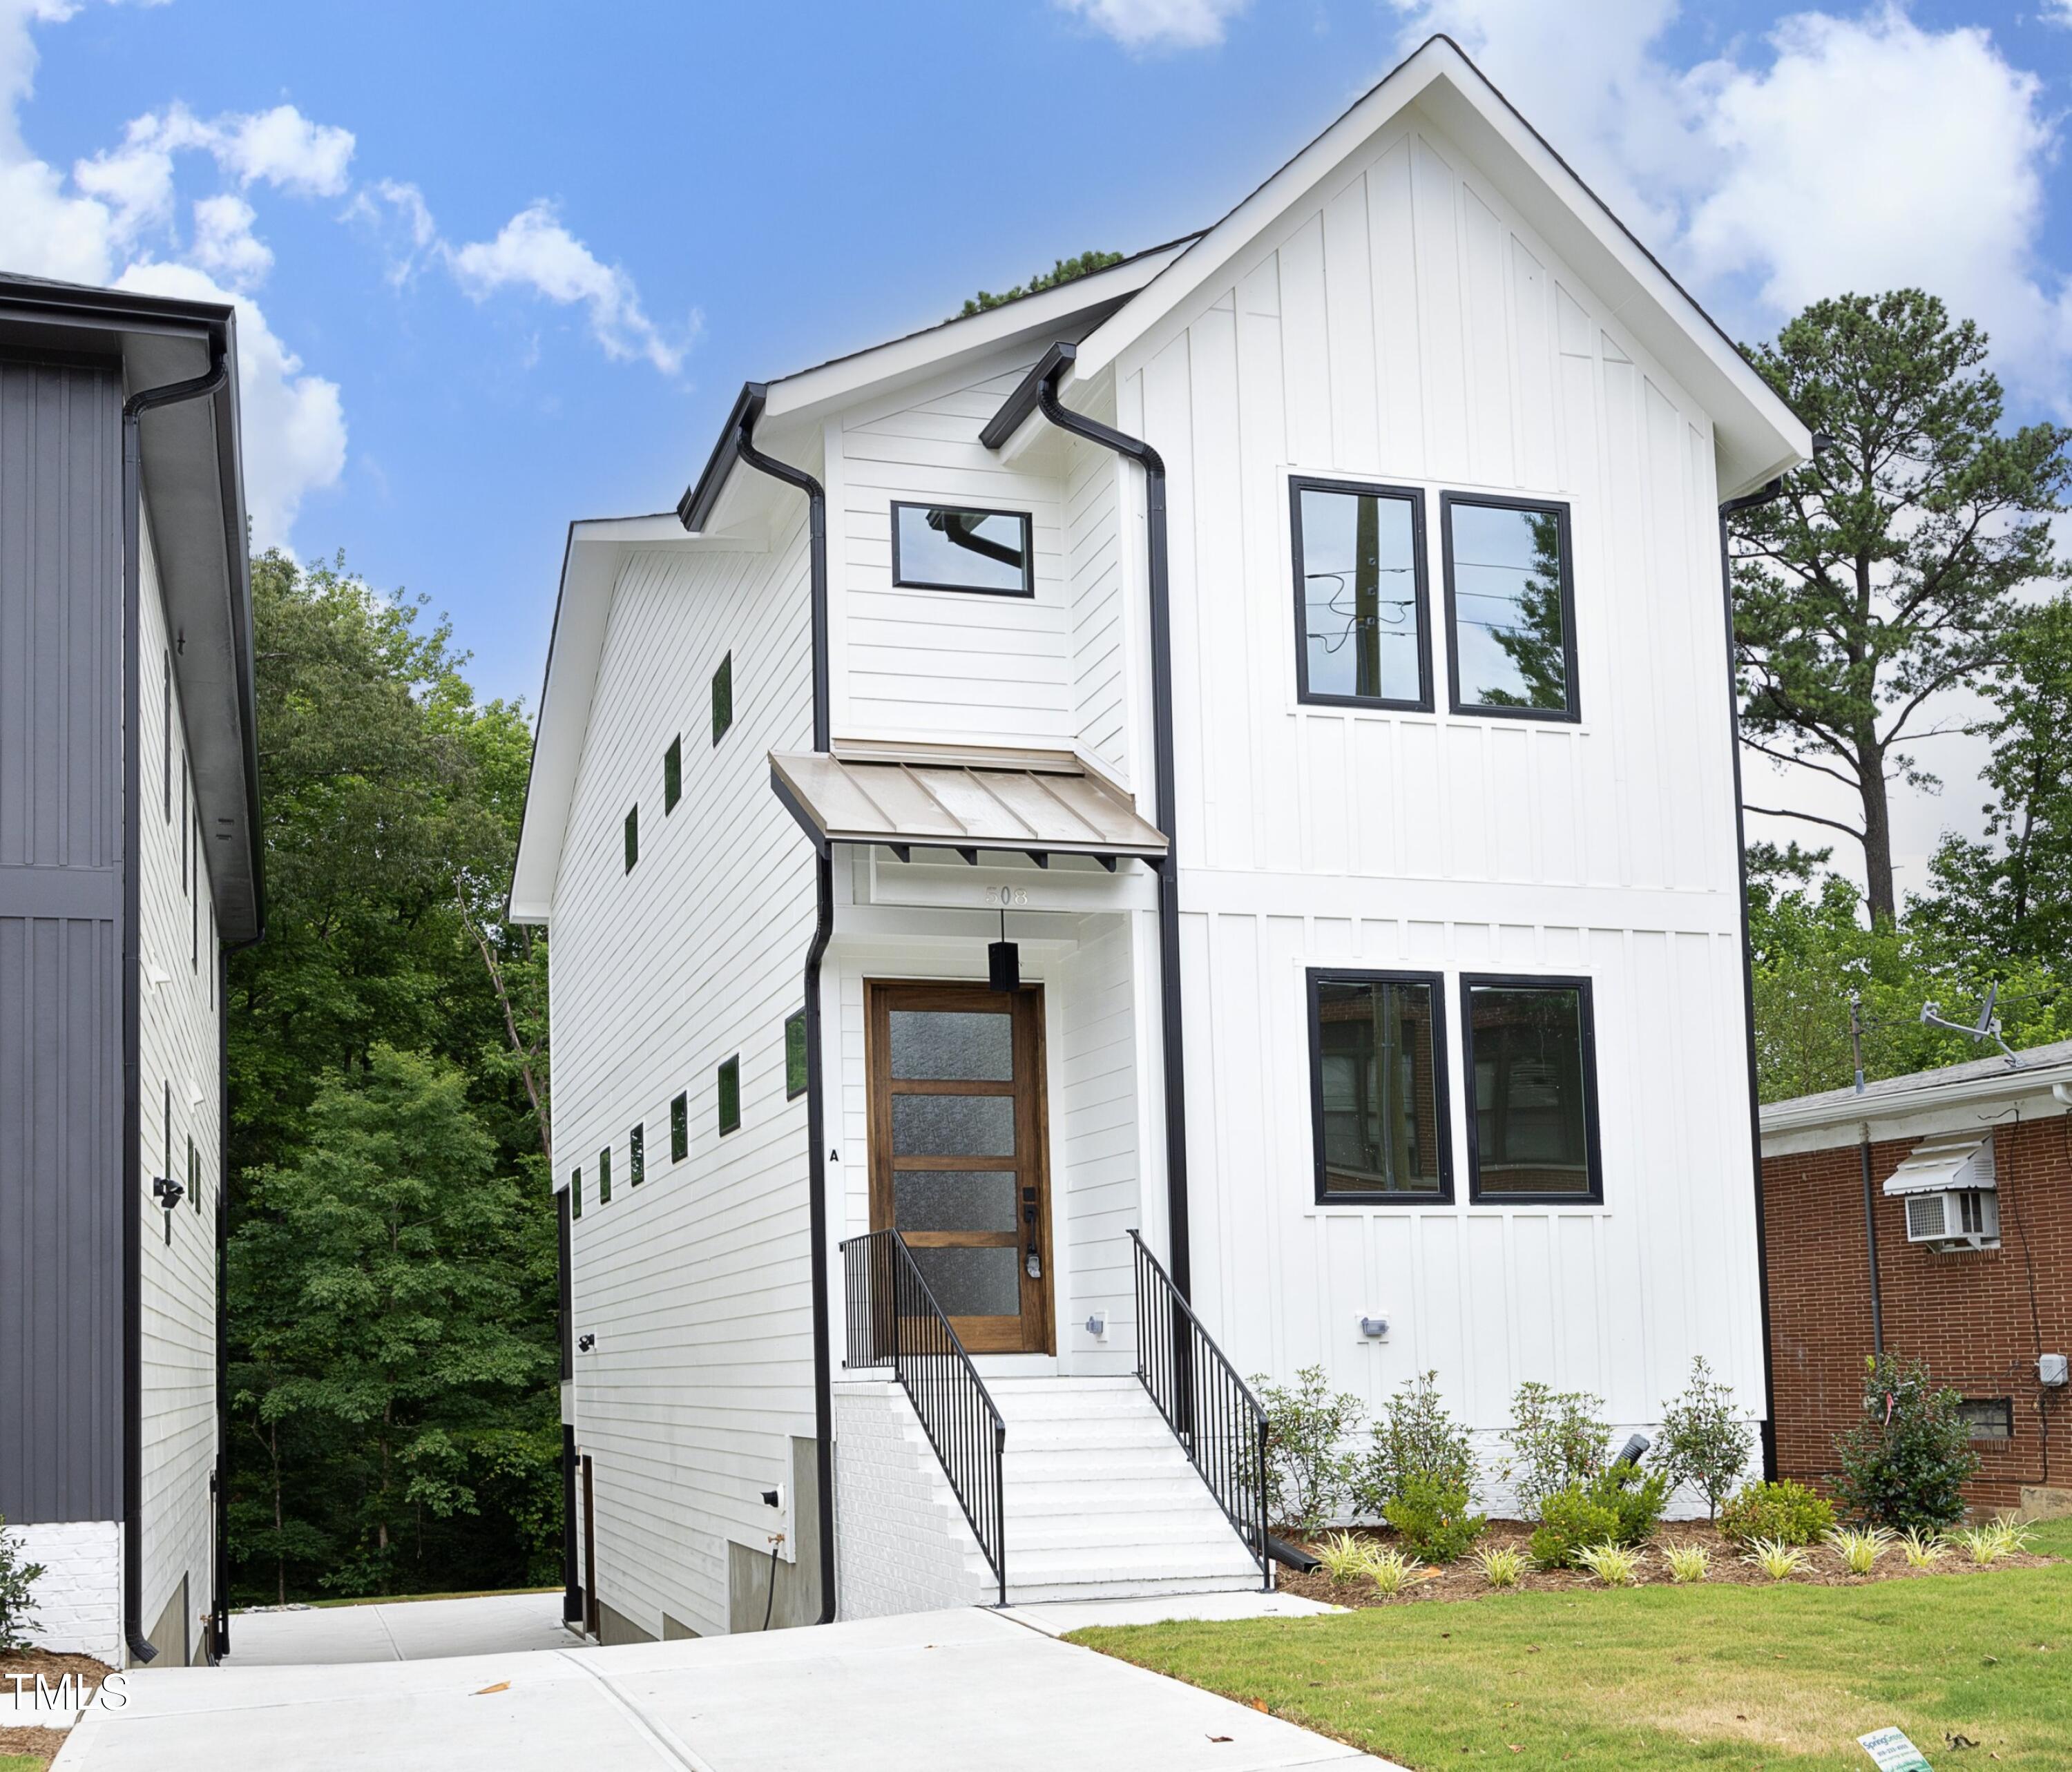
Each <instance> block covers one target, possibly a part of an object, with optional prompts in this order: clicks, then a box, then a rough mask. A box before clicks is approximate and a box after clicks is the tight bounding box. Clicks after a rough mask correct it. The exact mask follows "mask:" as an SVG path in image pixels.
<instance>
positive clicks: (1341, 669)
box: [1289, 478, 1432, 710]
mask: <svg viewBox="0 0 2072 1772" xmlns="http://www.w3.org/2000/svg"><path fill="white" fill-rule="evenodd" d="M1289 504H1290V507H1291V516H1292V521H1293V549H1292V552H1293V560H1294V565H1295V668H1296V672H1297V693H1298V694H1299V696H1300V698H1301V700H1303V701H1322V702H1326V703H1335V704H1338V705H1351V706H1361V707H1378V708H1404V709H1425V710H1429V709H1430V708H1431V705H1432V636H1431V623H1430V619H1429V615H1428V599H1427V598H1426V595H1425V588H1424V576H1425V575H1424V495H1423V494H1422V493H1421V492H1418V491H1412V490H1408V489H1406V488H1404V487H1396V486H1369V485H1365V484H1363V483H1360V482H1358V481H1354V480H1316V479H1300V478H1297V479H1291V480H1290V481H1289Z"/></svg>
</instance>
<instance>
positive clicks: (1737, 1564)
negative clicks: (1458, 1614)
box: [1274, 1519, 2058, 1606]
mask: <svg viewBox="0 0 2072 1772" xmlns="http://www.w3.org/2000/svg"><path fill="white" fill-rule="evenodd" d="M1357 1536H1359V1537H1362V1538H1368V1539H1372V1540H1375V1542H1376V1543H1377V1544H1393V1543H1395V1542H1396V1535H1395V1534H1394V1533H1393V1532H1387V1531H1359V1534H1358V1535H1357ZM1531 1537H1532V1528H1531V1527H1529V1526H1524V1525H1521V1524H1519V1523H1518V1522H1517V1521H1515V1520H1501V1519H1499V1520H1491V1521H1490V1526H1489V1530H1488V1531H1486V1532H1485V1533H1483V1535H1482V1539H1481V1540H1480V1542H1479V1543H1478V1545H1477V1547H1476V1548H1477V1549H1478V1550H1479V1549H1482V1548H1490V1549H1494V1548H1497V1547H1498V1546H1500V1545H1505V1544H1515V1545H1516V1546H1517V1547H1518V1548H1519V1549H1520V1550H1523V1549H1525V1548H1526V1546H1527V1544H1528V1543H1529V1542H1530V1541H1531ZM1671 1544H1702V1545H1704V1547H1705V1548H1706V1549H1707V1550H1708V1551H1709V1552H1712V1567H1711V1568H1709V1569H1708V1571H1707V1572H1706V1575H1705V1581H1706V1583H1707V1584H1709V1585H1719V1584H1723V1583H1724V1584H1728V1585H1733V1586H1737V1587H1772V1586H1776V1585H1786V1586H1791V1587H1831V1588H1847V1587H1864V1586H1867V1585H1869V1584H1870V1583H1871V1582H1873V1581H1914V1580H1917V1579H1919V1578H1921V1577H1933V1576H1941V1575H1990V1574H1991V1573H1992V1572H1993V1570H1994V1569H2020V1568H2041V1567H2043V1566H2044V1565H2045V1564H2049V1563H2054V1562H2056V1561H2058V1559H2057V1558H2056V1557H2054V1556H2037V1555H2036V1554H2034V1553H2033V1552H2028V1551H2017V1552H2014V1553H2013V1554H2012V1556H2004V1557H2002V1558H2001V1559H2000V1561H1999V1562H1997V1563H1995V1564H1992V1566H1991V1567H1990V1568H1975V1567H1974V1566H1973V1565H1972V1564H1971V1561H1970V1560H1969V1559H1968V1558H1967V1556H1965V1554H1964V1552H1962V1551H1961V1550H1959V1551H1953V1552H1951V1553H1950V1554H1949V1555H1948V1556H1945V1557H1944V1558H1943V1560H1942V1561H1941V1562H1940V1563H1938V1564H1937V1565H1936V1566H1935V1567H1934V1568H1932V1569H1915V1568H1909V1567H1908V1566H1907V1563H1906V1559H1905V1557H1904V1556H1901V1554H1900V1550H1899V1547H1898V1546H1897V1544H1894V1545H1892V1546H1890V1547H1889V1548H1887V1549H1886V1551H1885V1554H1884V1555H1883V1556H1881V1557H1880V1558H1879V1559H1878V1561H1877V1569H1876V1570H1875V1572H1874V1573H1872V1574H1869V1575H1852V1574H1850V1573H1848V1570H1846V1569H1844V1568H1843V1567H1842V1562H1841V1559H1840V1557H1839V1556H1837V1555H1836V1553H1835V1552H1833V1551H1831V1550H1830V1549H1829V1548H1827V1546H1826V1545H1824V1544H1814V1545H1809V1546H1807V1559H1806V1567H1805V1568H1803V1569H1802V1570H1801V1571H1800V1572H1799V1573H1798V1574H1796V1575H1794V1576H1791V1577H1788V1578H1787V1580H1786V1581H1785V1582H1783V1583H1782V1584H1778V1583H1774V1582H1773V1581H1771V1580H1770V1577H1768V1576H1766V1575H1765V1574H1764V1573H1762V1570H1761V1569H1759V1568H1756V1567H1755V1566H1754V1565H1753V1564H1749V1563H1745V1562H1743V1561H1742V1560H1741V1555H1742V1552H1741V1546H1740V1545H1738V1544H1735V1543H1734V1542H1733V1540H1731V1539H1729V1538H1727V1537H1725V1536H1722V1534H1721V1533H1720V1531H1719V1529H1718V1528H1717V1527H1714V1526H1710V1525H1708V1524H1707V1523H1705V1522H1704V1521H1703V1520H1696V1521H1690V1520H1672V1521H1667V1522H1665V1523H1663V1525H1662V1526H1661V1527H1659V1528H1657V1530H1656V1531H1655V1537H1654V1539H1653V1540H1652V1541H1651V1543H1650V1544H1649V1545H1648V1547H1647V1549H1646V1555H1645V1556H1643V1558H1642V1561H1641V1565H1640V1570H1639V1573H1638V1575H1637V1576H1636V1577H1635V1585H1637V1586H1645V1587H1667V1586H1669V1585H1671V1582H1670V1580H1669V1564H1668V1563H1667V1560H1665V1559H1664V1558H1663V1555H1662V1552H1663V1551H1664V1550H1666V1549H1667V1548H1668V1547H1669V1546H1670V1545H1671ZM1274 1573H1275V1576H1276V1581H1275V1585H1276V1587H1278V1588H1279V1589H1280V1590H1281V1592H1282V1593H1298V1594H1300V1595H1301V1596H1302V1597H1303V1598H1305V1599H1307V1600H1322V1601H1326V1603H1327V1604H1330V1605H1342V1606H1370V1605H1416V1604H1418V1603H1420V1602H1422V1601H1433V1600H1480V1599H1484V1598H1486V1597H1489V1596H1490V1595H1491V1594H1496V1593H1569V1592H1572V1590H1574V1589H1577V1588H1597V1589H1601V1588H1602V1587H1603V1586H1604V1585H1605V1584H1604V1583H1603V1582H1601V1581H1599V1580H1598V1579H1597V1577H1595V1576H1594V1575H1592V1574H1591V1573H1589V1571H1588V1570H1586V1569H1541V1568H1531V1567H1529V1566H1528V1568H1527V1570H1526V1573H1524V1574H1523V1575H1522V1576H1520V1577H1519V1581H1518V1585H1516V1586H1515V1587H1512V1588H1493V1587H1491V1586H1490V1585H1489V1582H1488V1581H1486V1579H1485V1578H1484V1577H1483V1575H1482V1570H1481V1569H1480V1568H1478V1567H1477V1566H1476V1564H1475V1560H1474V1556H1472V1555H1470V1556H1464V1557H1462V1558H1461V1560H1460V1561H1459V1562H1457V1563H1453V1564H1441V1565H1439V1566H1438V1567H1437V1568H1433V1569H1431V1570H1430V1571H1429V1578H1428V1579H1426V1580H1424V1581H1419V1582H1418V1583H1417V1584H1416V1585H1415V1586H1413V1587H1411V1588H1408V1589H1406V1590H1405V1591H1404V1593H1400V1594H1399V1595H1397V1596H1396V1597H1394V1598H1389V1597H1386V1596H1384V1595H1383V1594H1380V1593H1376V1592H1375V1588H1374V1584H1373V1583H1372V1582H1371V1581H1367V1579H1366V1577H1360V1578H1359V1579H1358V1580H1355V1581H1347V1582H1345V1583H1343V1584H1342V1585H1341V1584H1338V1583H1334V1582H1333V1581H1332V1580H1331V1578H1330V1577H1329V1576H1328V1575H1326V1574H1325V1573H1324V1572H1323V1571H1322V1569H1318V1570H1317V1571H1316V1572H1315V1573H1313V1574H1310V1575H1298V1574H1297V1573H1296V1572H1295V1571H1294V1570H1293V1569H1290V1568H1280V1569H1276V1571H1275V1572H1274Z"/></svg>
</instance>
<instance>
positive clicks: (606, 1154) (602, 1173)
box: [597, 1145, 611, 1206]
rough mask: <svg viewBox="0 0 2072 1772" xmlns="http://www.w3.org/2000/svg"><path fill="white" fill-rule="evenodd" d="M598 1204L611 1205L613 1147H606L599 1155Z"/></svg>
mask: <svg viewBox="0 0 2072 1772" xmlns="http://www.w3.org/2000/svg"><path fill="white" fill-rule="evenodd" d="M597 1203H598V1205H599V1206H609V1205H611V1145H606V1146H605V1147H604V1149H602V1150H600V1151H599V1152H598V1153H597Z"/></svg>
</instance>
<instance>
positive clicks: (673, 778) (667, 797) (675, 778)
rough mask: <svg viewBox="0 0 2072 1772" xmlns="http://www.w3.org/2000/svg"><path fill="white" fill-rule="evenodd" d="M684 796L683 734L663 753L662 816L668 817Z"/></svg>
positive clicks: (670, 743)
mask: <svg viewBox="0 0 2072 1772" xmlns="http://www.w3.org/2000/svg"><path fill="white" fill-rule="evenodd" d="M683 797H684V740H683V736H682V734H678V735H677V736H676V737H675V738H672V739H671V740H670V741H669V748H668V750H665V751H664V752H663V753H662V816H664V818H667V817H668V816H669V814H670V813H672V812H674V811H676V802H677V801H678V800H681V799H682V798H683Z"/></svg>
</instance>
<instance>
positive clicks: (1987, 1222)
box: [1906, 1187, 2000, 1249]
mask: <svg viewBox="0 0 2072 1772" xmlns="http://www.w3.org/2000/svg"><path fill="white" fill-rule="evenodd" d="M1906 1240H1907V1241H1908V1242H1909V1243H1926V1244H1930V1245H1931V1246H1932V1247H1934V1248H1942V1249H1949V1248H1962V1249H1984V1248H1991V1247H1992V1246H1993V1245H1994V1244H1996V1243H1998V1242H1999V1241H2000V1202H1999V1200H1998V1198H1996V1196H1995V1195H1994V1194H1992V1193H1991V1192H1990V1191H1988V1190H1987V1189H1984V1188H1980V1187H1963V1188H1957V1187H1953V1188H1948V1189H1946V1190H1943V1191H1942V1193H1939V1194H1908V1195H1907V1197H1906Z"/></svg>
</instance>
